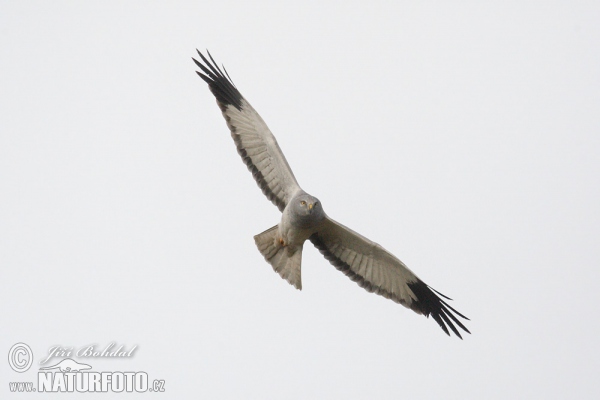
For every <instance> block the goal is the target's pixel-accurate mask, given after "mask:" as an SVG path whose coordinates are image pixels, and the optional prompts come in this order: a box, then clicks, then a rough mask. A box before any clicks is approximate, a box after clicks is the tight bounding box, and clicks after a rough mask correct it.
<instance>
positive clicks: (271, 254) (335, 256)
mask: <svg viewBox="0 0 600 400" xmlns="http://www.w3.org/2000/svg"><path fill="white" fill-rule="evenodd" d="M198 55H199V56H200V59H201V60H202V61H201V62H200V61H198V60H196V59H194V58H192V60H194V62H195V63H196V65H197V66H198V67H199V68H200V70H201V71H196V73H197V74H198V75H199V76H200V77H201V78H202V79H203V80H204V81H205V82H206V83H208V86H209V88H210V91H211V92H212V93H213V95H214V96H215V97H216V100H217V105H218V106H219V108H220V109H221V112H222V114H223V117H225V121H227V126H228V127H229V130H230V131H231V136H232V138H233V141H234V142H235V145H236V147H237V151H238V153H239V154H240V156H241V157H242V160H243V161H244V163H245V164H246V166H247V167H248V169H249V170H250V172H252V176H253V177H254V179H255V180H256V182H257V183H258V186H259V187H260V188H261V190H262V192H263V193H264V194H265V196H267V198H268V199H269V200H271V202H273V204H275V205H276V206H277V208H279V211H281V213H282V215H281V221H280V222H279V224H277V225H275V226H274V227H272V228H270V229H267V230H266V231H264V232H263V233H260V234H258V235H256V236H254V241H255V242H256V246H257V247H258V250H259V251H260V252H261V254H262V255H263V256H264V258H265V260H266V261H267V262H268V263H269V264H271V266H272V267H273V269H274V270H275V272H277V273H278V274H279V275H280V276H281V277H282V278H283V279H285V280H287V281H288V282H289V283H290V284H292V285H293V286H294V287H296V289H301V288H302V282H301V279H300V265H301V261H302V247H303V245H304V242H305V241H306V240H310V241H311V242H312V244H313V245H314V246H315V247H316V248H317V249H319V251H320V252H321V253H322V254H323V255H324V256H325V258H326V259H327V260H329V262H330V263H331V264H333V265H334V266H335V267H336V268H337V269H339V270H340V271H342V272H343V273H344V274H346V275H347V276H348V277H349V278H350V279H352V280H353V281H355V282H356V283H358V285H359V286H361V287H363V288H364V289H366V290H367V291H369V292H374V293H377V294H379V295H381V296H383V297H385V298H388V299H391V300H393V301H395V302H396V303H400V304H402V305H403V306H405V307H407V308H410V309H411V310H413V311H414V312H416V313H417V314H422V315H425V316H426V317H429V316H430V315H431V316H432V317H433V319H434V320H435V321H436V322H437V323H438V324H439V326H440V327H441V328H442V329H443V330H444V332H446V334H448V336H450V332H449V331H448V327H449V328H450V329H451V330H452V331H453V332H454V333H455V334H456V336H458V337H459V338H461V339H462V337H461V335H460V333H459V331H458V329H457V328H456V326H455V324H456V325H457V326H459V327H460V328H461V329H463V330H464V331H465V332H467V333H470V332H469V330H468V329H467V328H466V327H465V326H464V325H463V324H462V322H461V321H460V320H459V319H458V318H457V316H458V317H461V318H464V319H467V320H468V318H467V317H465V316H464V315H462V314H461V313H459V312H458V311H456V310H455V309H454V308H452V307H451V306H450V305H448V303H447V302H446V301H445V300H444V299H447V300H451V299H450V298H448V297H446V296H444V295H443V294H441V293H440V292H438V291H436V290H434V289H433V288H431V287H430V286H429V285H427V284H426V283H425V282H423V281H422V280H421V279H419V278H418V277H417V276H416V275H415V274H414V273H413V272H412V271H411V270H410V269H408V267H407V266H406V265H404V263H403V262H402V261H400V260H399V259H398V258H396V257H395V256H394V255H393V254H391V253H390V252H388V251H387V250H385V249H384V248H383V247H381V246H380V245H378V244H377V243H375V242H372V241H371V240H369V239H367V238H365V237H363V236H361V235H359V234H358V233H356V232H354V231H352V230H351V229H349V228H347V227H345V226H344V225H342V224H340V223H338V222H336V221H334V220H333V219H331V218H329V217H328V216H327V214H325V211H324V209H323V205H322V204H321V202H320V201H319V200H318V199H317V198H316V197H314V196H311V195H310V194H308V193H306V192H305V191H304V190H302V188H301V187H300V185H298V182H297V181H296V178H295V177H294V174H293V172H292V170H291V168H290V166H289V165H288V163H287V161H286V159H285V157H284V155H283V153H282V151H281V149H280V148H279V145H278V144H277V141H276V140H275V137H274V136H273V134H272V133H271V131H270V130H269V128H268V127H267V124H265V121H263V119H262V118H261V117H260V115H258V113H257V112H256V110H254V108H252V106H251V105H250V103H249V102H248V101H247V100H246V98H244V97H243V96H242V94H241V93H240V92H239V91H238V89H237V88H236V87H235V86H234V84H233V82H232V80H231V78H230V77H229V74H228V73H227V71H226V70H225V68H224V67H223V70H221V69H220V68H219V66H218V65H217V63H215V61H214V59H213V58H212V56H211V55H210V53H208V58H207V57H205V56H204V55H203V54H202V53H201V52H200V51H198ZM209 59H210V60H209ZM223 71H224V72H223ZM455 314H456V315H455Z"/></svg>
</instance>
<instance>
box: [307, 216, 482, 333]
mask: <svg viewBox="0 0 600 400" xmlns="http://www.w3.org/2000/svg"><path fill="white" fill-rule="evenodd" d="M310 241H311V242H312V243H313V244H314V245H315V247H317V248H318V249H319V251H320V252H321V253H322V254H323V255H324V256H325V258H326V259H327V260H329V262H330V263H331V264H333V265H334V266H335V267H336V268H337V269H339V270H340V271H342V272H343V273H345V274H346V275H347V276H348V277H349V278H350V279H352V280H353V281H355V282H356V283H358V285H359V286H360V287H362V288H364V289H366V290H367V291H369V292H375V293H377V294H379V295H381V296H383V297H385V298H388V299H392V300H394V301H395V302H396V303H400V304H402V305H403V306H405V307H408V308H410V309H411V310H413V311H414V312H416V313H417V314H423V315H425V316H427V317H428V316H429V315H431V316H432V317H433V319H434V320H435V321H436V322H437V323H438V324H439V325H440V327H441V328H442V329H443V330H444V332H446V333H447V334H448V335H450V332H448V328H447V327H450V329H452V331H453V332H454V333H455V334H456V336H458V337H459V338H461V339H462V336H461V335H460V333H459V332H458V330H457V329H456V327H455V326H454V324H456V325H458V326H459V327H460V328H462V329H463V330H464V331H465V332H467V333H471V332H469V330H468V329H467V328H466V327H465V326H464V325H463V324H462V323H461V322H460V321H459V320H458V318H456V316H455V315H454V314H456V315H458V316H459V317H462V318H464V319H467V320H468V318H467V317H465V316H464V315H462V314H461V313H459V312H458V311H456V310H455V309H454V308H452V307H450V306H449V305H448V303H446V301H444V300H443V299H442V297H443V298H445V299H448V300H451V299H450V298H449V297H446V296H444V295H443V294H441V293H439V292H437V291H436V290H434V289H432V288H430V287H429V286H428V285H427V284H426V283H425V282H423V281H422V280H420V279H419V278H418V277H417V276H416V275H415V274H414V273H413V272H412V271H411V270H410V269H408V267H407V266H406V265H404V263H403V262H402V261H400V260H398V259H397V258H396V257H394V256H393V255H392V254H391V253H389V252H388V251H387V250H385V249H384V248H383V247H381V246H380V245H378V244H377V243H375V242H372V241H370V240H369V239H367V238H365V237H363V236H361V235H359V234H358V233H356V232H354V231H352V230H351V229H349V228H346V227H345V226H343V225H342V224H339V223H337V222H335V221H334V220H332V219H330V218H326V219H325V221H324V222H323V227H322V228H321V229H320V230H319V231H318V232H317V233H315V234H313V235H312V236H311V237H310ZM440 296H441V297H440Z"/></svg>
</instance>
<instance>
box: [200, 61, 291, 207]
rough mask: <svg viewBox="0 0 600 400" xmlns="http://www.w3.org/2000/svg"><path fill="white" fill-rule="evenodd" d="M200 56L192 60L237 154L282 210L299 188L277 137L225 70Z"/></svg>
mask: <svg viewBox="0 0 600 400" xmlns="http://www.w3.org/2000/svg"><path fill="white" fill-rule="evenodd" d="M198 54H199V55H200V59H201V60H202V61H203V63H202V62H199V61H198V60H196V59H193V58H192V60H194V62H195V63H196V65H197V66H198V67H199V68H200V69H201V70H202V72H200V71H196V73H197V74H198V75H200V77H201V78H202V79H204V81H205V82H206V83H208V86H209V88H210V91H211V92H212V93H213V94H214V95H215V97H216V98H217V104H218V105H219V108H220V109H221V112H222V113H223V117H225V121H227V126H228V127H229V130H231V137H233V141H234V142H235V145H236V147H237V151H238V153H239V154H240V156H242V160H243V161H244V163H245V164H246V166H247V167H248V169H249V170H250V172H252V175H253V176H254V179H255V180H256V182H257V183H258V186H259V187H260V188H261V190H262V192H263V193H264V194H265V196H267V198H268V199H269V200H271V201H272V202H273V204H275V205H276V206H277V207H278V208H279V210H280V211H283V209H284V208H285V206H286V204H287V203H288V201H289V200H290V199H291V198H292V197H293V196H294V194H295V193H296V192H297V191H298V190H300V186H299V185H298V182H296V178H295V177H294V174H293V173H292V170H291V169H290V166H289V165H288V163H287V161H286V159H285V157H284V155H283V153H282V152H281V149H280V148H279V145H278V144H277V140H275V136H273V134H272V133H271V131H270V130H269V128H268V127H267V124H265V121H263V119H262V118H261V117H260V115H258V113H257V112H256V111H255V110H254V108H252V106H251V105H250V103H248V102H247V101H246V99H244V97H243V96H242V95H241V93H240V92H239V91H238V90H237V89H236V87H235V86H234V85H233V82H232V81H231V78H229V74H227V71H225V68H223V70H224V71H225V74H223V72H222V71H221V69H220V68H219V67H218V66H217V63H215V60H213V58H212V56H211V55H210V53H208V57H209V58H210V61H209V60H208V59H207V58H206V57H204V55H202V53H200V52H199V51H198Z"/></svg>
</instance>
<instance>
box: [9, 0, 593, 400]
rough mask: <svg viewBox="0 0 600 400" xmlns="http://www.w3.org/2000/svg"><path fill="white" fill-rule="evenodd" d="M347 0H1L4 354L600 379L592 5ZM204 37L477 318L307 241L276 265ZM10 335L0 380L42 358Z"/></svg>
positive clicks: (244, 387)
mask: <svg viewBox="0 0 600 400" xmlns="http://www.w3.org/2000/svg"><path fill="white" fill-rule="evenodd" d="M167 4H168V6H167ZM343 4H344V5H342V2H333V1H330V2H323V1H319V2H316V1H315V2H304V5H303V6H302V7H301V6H299V3H298V2H294V3H292V2H290V3H287V4H284V3H281V2H262V3H261V2H256V1H252V2H225V1H218V2H205V1H198V2H179V3H178V2H163V3H159V2H152V3H151V2H107V1H103V2H25V1H23V2H7V1H3V2H0V71H1V74H0V88H1V89H0V125H1V127H0V129H1V132H0V171H1V172H0V205H1V207H0V263H1V266H0V267H1V273H2V275H1V276H2V278H1V279H0V302H1V303H2V304H3V306H2V307H1V309H0V354H6V353H7V352H8V350H9V348H10V347H11V346H12V345H13V344H14V343H17V342H25V343H27V344H29V345H30V346H31V348H32V349H33V352H34V354H35V357H36V360H35V361H34V363H37V362H38V361H39V359H40V358H41V356H43V355H44V354H45V353H46V352H47V351H48V349H49V347H51V346H54V345H62V346H70V347H81V346H84V345H87V344H91V343H96V344H98V345H100V346H102V345H105V344H107V343H110V342H117V343H119V344H125V345H126V346H132V345H136V344H137V345H138V350H137V353H136V355H135V357H134V358H133V359H129V360H127V359H125V360H92V361H93V362H92V361H90V364H92V365H93V366H94V368H95V369H96V368H97V369H98V370H102V369H103V370H121V371H127V370H134V371H138V370H140V371H146V372H148V374H149V375H150V377H151V378H162V379H165V380H166V389H167V391H166V392H165V394H162V395H154V396H156V397H157V398H158V397H161V398H183V396H189V395H194V396H195V397H197V398H224V399H240V398H260V399H284V398H289V399H296V398H298V399H300V398H344V399H364V398H399V397H402V398H407V399H430V398H447V399H481V398H486V399H507V398H515V397H516V398H596V397H597V396H598V394H599V390H598V383H597V379H598V378H597V374H598V372H600V362H599V361H598V360H599V349H598V335H600V319H599V318H598V305H597V303H598V301H599V300H600V296H599V295H598V290H597V285H598V281H599V279H600V276H599V275H600V273H599V272H598V266H599V262H600V246H599V243H600V237H599V236H600V235H599V229H600V213H599V211H600V210H599V204H600V184H599V183H600V182H599V177H600V168H599V167H600V165H599V161H598V157H599V153H600V134H599V132H600V81H599V76H600V75H599V71H600V5H599V4H598V3H597V2H567V1H565V2H541V1H540V2H523V1H514V2H508V1H504V2H497V4H496V5H490V4H488V5H483V4H480V2H475V1H473V2H460V3H458V4H449V3H448V2H420V3H419V4H416V2H379V3H377V2H376V3H371V4H370V5H366V4H367V2H344V3H343ZM196 47H198V48H200V49H205V48H208V49H209V50H211V52H212V54H213V56H214V57H215V59H216V60H217V62H219V63H223V64H225V66H226V67H227V70H228V72H229V74H230V75H231V77H232V79H233V81H234V82H235V84H236V85H237V87H238V88H239V89H240V91H241V92H242V94H243V95H244V96H245V97H246V98H248V99H249V101H250V102H251V103H252V104H253V106H254V107H255V108H256V109H257V110H258V111H259V112H260V113H261V115H262V117H263V118H264V119H265V121H266V122H267V124H268V125H269V127H270V128H271V130H272V131H273V132H274V134H275V136H276V137H277V139H278V141H279V144H280V146H281V147H282V149H283V151H284V153H285V155H286V157H287V159H288V162H289V163H290V165H291V166H292V168H293V170H294V173H295V174H296V177H297V179H298V181H299V183H300V184H301V185H302V186H303V188H304V189H305V190H307V191H308V192H309V193H311V194H313V195H316V196H317V197H319V198H320V200H321V201H322V202H323V204H324V207H325V210H326V212H327V213H328V214H329V215H330V216H331V217H333V218H335V219H337V220H338V221H340V222H342V223H343V224H345V225H347V226H349V227H351V228H352V229H354V230H356V231H358V232H360V233H361V234H363V235H365V236H367V237H369V238H371V239H373V240H375V241H377V242H378V243H380V244H381V245H383V246H384V247H385V248H387V249H388V250H390V251H391V252H392V253H394V254H395V255H397V256H398V257H399V258H400V259H401V260H403V261H404V262H405V263H406V264H408V266H409V267H410V268H411V269H412V270H414V271H415V272H416V273H417V274H418V275H419V276H420V277H421V278H422V279H423V280H425V282H427V283H428V284H430V285H431V286H433V287H434V288H436V289H438V290H439V291H441V292H442V293H444V294H447V295H448V296H450V297H452V298H453V299H454V300H455V301H453V302H452V303H451V304H452V306H454V307H455V308H457V309H458V310H459V311H461V312H463V313H464V314H466V315H467V316H469V317H470V318H471V322H470V323H468V325H467V326H468V327H469V329H471V331H472V333H473V334H472V335H466V337H465V340H463V341H461V340H458V339H456V338H454V337H453V338H448V337H447V336H446V335H445V334H444V333H443V332H442V331H441V330H440V329H439V327H438V326H437V324H436V323H435V322H434V321H433V320H432V319H431V318H430V319H425V318H424V317H422V316H418V315H416V314H414V313H413V312H412V311H410V310H407V309H405V308H404V307H402V306H400V305H397V304H395V303H393V302H391V301H389V300H386V299H384V298H381V297H379V296H376V295H373V294H369V293H367V292H366V291H364V290H363V289H361V288H359V287H358V286H357V285H356V284H355V283H353V282H351V281H350V280H349V279H348V278H346V277H345V276H344V275H343V274H341V273H340V272H338V271H337V270H336V269H335V268H334V267H333V266H331V265H330V264H329V263H328V262H327V261H326V260H325V259H324V258H323V257H322V256H321V255H320V254H319V253H318V251H316V249H314V248H313V246H312V245H310V244H307V246H305V250H304V257H303V285H304V289H303V291H302V292H298V291H296V290H294V289H293V288H292V287H291V286H290V285H288V284H287V283H286V282H285V281H283V280H282V279H281V278H280V277H279V276H278V275H277V274H275V273H274V272H273V271H272V269H271V267H270V266H269V265H268V264H267V263H266V262H265V261H264V260H263V258H262V256H261V255H260V253H259V252H258V251H257V249H256V248H255V245H254V241H253V239H252V236H253V235H255V234H257V233H260V232H262V231H263V230H265V229H267V228H269V227H271V226H272V225H274V224H276V223H277V222H278V221H279V218H280V214H279V212H278V211H277V209H276V208H275V207H274V206H273V205H271V204H270V203H269V202H268V201H267V200H266V199H265V198H264V196H263V195H262V193H261V192H260V190H259V189H258V188H257V186H256V184H255V183H254V181H253V179H252V177H251V175H250V174H249V173H248V171H247V170H246V168H245V166H244V165H243V164H242V162H241V160H240V158H239V156H238V155H237V154H236V151H235V147H234V144H233V142H232V140H231V138H230V136H229V131H228V130H227V128H226V125H225V123H224V120H223V118H222V117H221V115H220V111H219V109H218V108H217V106H216V104H215V101H214V97H213V96H212V94H211V93H210V92H209V91H208V88H207V86H206V84H205V83H204V82H203V81H202V80H201V79H200V78H199V77H198V76H197V75H196V74H195V72H194V71H195V69H196V68H195V66H194V64H193V63H192V61H191V57H192V56H194V55H195V48H196ZM4 359H5V357H4V356H3V357H2V358H1V359H0V377H1V382H0V397H2V398H5V397H6V396H8V395H9V392H8V389H7V382H9V381H17V380H34V378H35V376H36V372H35V371H36V370H37V367H38V366H37V365H36V364H34V368H32V369H31V370H30V371H28V372H26V373H24V374H17V373H15V372H13V371H12V370H11V369H10V368H9V366H8V364H7V363H6V362H5V361H1V360H4ZM79 361H81V360H79ZM36 396H37V397H36ZM147 396H148V394H144V395H141V397H147ZM31 397H35V398H38V397H39V395H38V394H36V395H31ZM101 397H103V398H112V397H117V396H116V395H115V396H111V395H110V394H104V395H102V396H101ZM125 397H127V398H129V397H132V398H133V397H140V396H136V395H134V394H127V395H125V394H123V395H120V396H119V398H125ZM15 398H16V396H15ZM19 398H29V397H28V396H26V395H20V396H19Z"/></svg>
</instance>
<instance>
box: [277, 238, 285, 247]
mask: <svg viewBox="0 0 600 400" xmlns="http://www.w3.org/2000/svg"><path fill="white" fill-rule="evenodd" d="M278 242H279V244H280V245H281V246H282V247H285V246H287V244H286V243H285V241H284V240H283V238H279V239H278Z"/></svg>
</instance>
